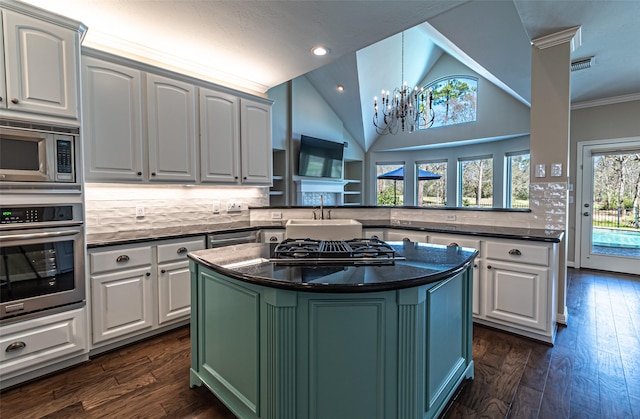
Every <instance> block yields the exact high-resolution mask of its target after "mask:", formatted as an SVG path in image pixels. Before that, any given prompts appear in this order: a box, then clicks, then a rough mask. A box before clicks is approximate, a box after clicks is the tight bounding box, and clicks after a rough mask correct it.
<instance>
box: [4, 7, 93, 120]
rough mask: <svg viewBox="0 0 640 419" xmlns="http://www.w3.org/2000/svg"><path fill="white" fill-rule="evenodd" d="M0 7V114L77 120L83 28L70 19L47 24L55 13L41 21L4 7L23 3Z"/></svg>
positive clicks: (53, 20) (51, 21)
mask: <svg viewBox="0 0 640 419" xmlns="http://www.w3.org/2000/svg"><path fill="white" fill-rule="evenodd" d="M2 6H3V8H2V39H1V40H0V41H2V42H0V47H3V48H4V50H3V53H2V56H3V61H4V63H2V64H3V65H2V66H1V71H2V74H0V75H1V76H2V80H0V95H1V99H2V100H1V101H0V110H1V111H2V114H4V115H11V116H19V117H26V118H27V119H33V118H29V115H30V114H35V115H40V118H43V116H45V117H46V116H50V117H55V118H63V119H64V120H72V121H77V120H78V119H79V118H78V108H79V89H78V80H79V77H78V73H79V64H78V63H79V57H80V33H81V31H83V30H84V27H83V26H82V25H80V24H79V23H77V22H72V21H69V22H68V24H67V25H66V26H63V25H62V24H60V25H59V24H56V23H53V22H55V21H56V19H58V20H60V19H59V18H56V19H48V20H47V21H44V20H41V19H40V18H38V17H35V16H30V15H27V14H23V13H20V12H18V11H17V10H9V9H7V8H5V7H8V6H11V8H16V7H19V8H24V7H27V6H24V5H19V6H16V3H15V2H8V3H6V4H5V3H3V4H2ZM18 112H19V113H20V114H17V113H18ZM76 124H77V122H76Z"/></svg>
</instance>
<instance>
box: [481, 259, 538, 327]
mask: <svg viewBox="0 0 640 419" xmlns="http://www.w3.org/2000/svg"><path fill="white" fill-rule="evenodd" d="M484 277H485V285H486V288H487V289H486V293H485V301H484V306H485V310H484V312H483V314H484V316H485V317H486V318H489V319H495V320H498V321H501V322H506V323H512V324H515V325H517V326H524V327H527V328H532V329H537V330H541V331H543V332H545V331H546V330H547V318H548V316H549V310H548V300H547V294H548V288H549V286H548V281H549V272H548V269H547V268H541V267H537V266H529V265H523V264H517V263H507V262H498V261H491V260H488V261H487V264H486V266H485V269H484Z"/></svg>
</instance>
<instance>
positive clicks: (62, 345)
mask: <svg viewBox="0 0 640 419" xmlns="http://www.w3.org/2000/svg"><path fill="white" fill-rule="evenodd" d="M86 317H87V316H86V307H82V308H79V309H74V310H69V311H64V312H62V313H56V314H52V315H49V316H44V317H38V318H35V319H30V320H25V321H21V322H16V323H10V324H8V325H4V326H2V327H0V377H2V378H1V384H2V385H1V386H2V387H5V386H11V385H14V384H16V383H19V382H22V381H25V380H28V379H31V378H34V377H36V376H39V375H42V374H46V373H48V372H52V371H55V370H57V369H60V368H64V367H67V366H69V365H71V364H73V363H75V362H78V361H76V360H75V359H76V358H78V357H83V356H84V357H87V355H86V354H87V324H86ZM70 360H74V361H73V362H70ZM65 361H66V362H68V364H65Z"/></svg>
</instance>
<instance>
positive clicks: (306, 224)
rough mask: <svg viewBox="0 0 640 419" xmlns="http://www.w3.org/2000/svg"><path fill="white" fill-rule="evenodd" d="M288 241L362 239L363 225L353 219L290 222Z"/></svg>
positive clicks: (288, 223)
mask: <svg viewBox="0 0 640 419" xmlns="http://www.w3.org/2000/svg"><path fill="white" fill-rule="evenodd" d="M285 236H286V238H287V239H304V238H310V239H316V240H350V239H356V238H360V237H362V223H361V222H359V221H356V220H351V219H335V220H301V219H298V220H295V219H294V220H288V221H287V223H286V224H285Z"/></svg>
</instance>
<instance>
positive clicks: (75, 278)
mask: <svg viewBox="0 0 640 419" xmlns="http://www.w3.org/2000/svg"><path fill="white" fill-rule="evenodd" d="M0 211H1V213H0V216H1V218H0V322H1V323H6V322H9V321H14V320H19V319H20V320H21V319H24V318H28V317H33V316H37V315H41V314H48V313H52V312H55V311H61V310H67V309H70V308H73V307H71V306H81V305H83V304H84V301H85V286H84V225H83V214H82V205H81V204H79V203H75V204H60V205H33V206H27V205H16V206H11V207H9V206H2V207H1V209H0Z"/></svg>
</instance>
